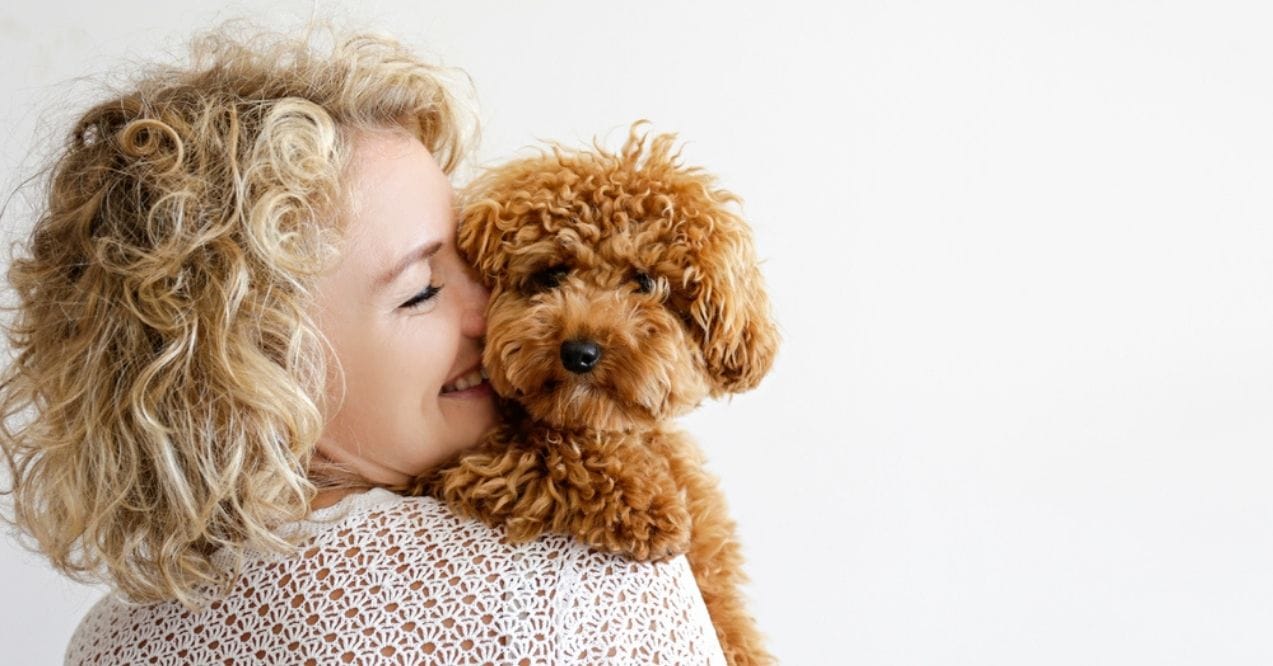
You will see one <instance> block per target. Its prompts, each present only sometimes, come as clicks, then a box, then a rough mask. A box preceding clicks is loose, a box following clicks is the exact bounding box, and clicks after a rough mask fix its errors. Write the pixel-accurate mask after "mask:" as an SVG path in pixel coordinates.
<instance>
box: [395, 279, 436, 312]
mask: <svg viewBox="0 0 1273 666" xmlns="http://www.w3.org/2000/svg"><path fill="white" fill-rule="evenodd" d="M442 287H443V285H440V284H439V285H437V286H434V285H429V286H427V287H425V288H424V291H422V292H420V293H418V294H416V295H415V296H412V297H411V300H408V301H407V302H406V303H403V304H402V305H400V306H398V307H399V308H400V309H405V310H413V309H415V308H418V307H420V306H421V305H423V304H424V303H425V302H427V301H429V300H431V299H432V298H433V297H434V296H437V295H438V292H439V291H442Z"/></svg>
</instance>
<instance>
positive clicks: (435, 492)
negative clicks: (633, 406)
mask: <svg viewBox="0 0 1273 666" xmlns="http://www.w3.org/2000/svg"><path fill="white" fill-rule="evenodd" d="M644 444H645V443H644V442H643V441H641V438H640V436H639V435H635V434H626V435H625V434H620V433H593V434H589V435H572V436H563V435H562V434H561V433H557V432H553V431H544V430H538V431H535V430H531V431H529V432H527V431H525V430H523V431H517V430H515V429H513V428H512V427H509V426H503V427H500V428H497V429H496V430H493V431H492V432H491V433H489V434H488V435H487V437H486V438H485V440H484V441H483V442H482V443H481V444H479V445H478V446H477V447H474V448H473V449H470V450H467V451H465V452H464V453H463V454H462V455H460V456H459V457H458V458H456V459H455V460H453V461H452V462H450V463H448V464H445V465H442V466H441V467H439V468H438V469H437V470H435V471H434V473H432V474H431V475H429V476H428V477H425V478H422V479H420V480H418V481H417V484H416V485H415V487H414V488H413V489H412V492H413V493H414V494H428V495H431V496H433V497H436V498H438V499H440V500H442V501H444V502H445V503H447V505H448V506H450V507H451V508H452V509H453V510H454V511H455V512H456V513H459V514H461V515H466V516H469V517H472V518H475V519H477V520H481V521H482V522H484V523H486V524H488V525H491V526H499V525H502V526H504V528H505V531H506V533H507V535H508V538H509V540H510V542H512V543H520V542H523V541H528V540H530V539H533V538H535V537H536V536H538V535H540V534H542V533H543V532H558V533H562V534H569V535H571V536H573V537H575V538H576V539H578V540H579V541H580V542H582V543H584V544H587V545H589V546H592V547H594V548H597V549H598V550H603V551H606V552H614V553H622V554H625V555H628V556H630V557H633V558H634V559H638V560H662V559H666V558H668V557H671V556H673V555H676V554H679V553H684V552H685V551H686V550H687V548H688V547H689V538H690V519H689V513H688V511H687V508H686V506H685V500H684V497H683V496H682V494H681V493H680V491H679V487H678V486H677V484H676V482H675V481H674V480H673V478H672V477H671V474H670V470H669V468H668V465H667V462H666V461H665V460H662V459H660V458H657V457H655V456H654V455H652V454H651V452H650V451H649V450H648V448H647V447H646V446H645V445H644Z"/></svg>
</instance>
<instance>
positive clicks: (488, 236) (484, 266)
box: [455, 197, 508, 287]
mask: <svg viewBox="0 0 1273 666" xmlns="http://www.w3.org/2000/svg"><path fill="white" fill-rule="evenodd" d="M503 211H504V207H503V206H502V205H500V203H499V202H498V201H495V200H494V199H491V198H489V197H483V198H477V199H474V200H472V201H469V202H466V203H465V204H464V205H463V206H462V207H461V208H460V214H459V218H460V219H459V223H458V226H457V228H456V230H455V245H456V249H458V250H459V251H460V256H462V257H464V260H465V261H467V262H468V263H469V265H471V266H473V267H474V268H476V269H477V272H478V273H479V274H480V275H481V276H482V282H483V283H485V285H486V286H487V287H490V286H492V285H493V284H494V283H495V280H496V278H497V277H498V276H499V275H502V274H503V273H504V271H505V270H506V269H507V268H508V266H507V264H508V255H507V254H506V253H503V252H500V251H498V250H499V246H500V243H501V242H502V241H503V238H504V231H502V230H501V228H500V223H499V222H500V218H501V216H502V215H503Z"/></svg>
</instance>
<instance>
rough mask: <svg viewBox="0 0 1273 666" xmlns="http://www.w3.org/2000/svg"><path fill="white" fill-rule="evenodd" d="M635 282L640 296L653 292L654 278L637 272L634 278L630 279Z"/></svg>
mask: <svg viewBox="0 0 1273 666" xmlns="http://www.w3.org/2000/svg"><path fill="white" fill-rule="evenodd" d="M632 279H633V280H636V283H637V291H638V292H640V293H642V294H648V293H650V292H652V291H654V278H652V277H650V276H649V275H648V274H646V273H645V272H643V271H638V272H637V274H636V276H634V277H633V278H632Z"/></svg>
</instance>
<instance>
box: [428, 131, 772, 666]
mask: <svg viewBox="0 0 1273 666" xmlns="http://www.w3.org/2000/svg"><path fill="white" fill-rule="evenodd" d="M643 122H644V121H638V122H637V123H635V124H633V126H632V128H631V131H630V134H629V137H628V139H627V141H626V143H625V144H624V146H623V148H622V149H621V150H620V152H619V153H618V154H610V153H607V152H606V151H605V150H604V149H602V148H601V147H600V146H599V145H598V146H594V148H595V150H593V151H574V150H568V149H565V148H562V147H561V146H556V145H555V146H553V148H552V150H551V152H544V153H541V154H539V155H537V156H534V157H530V158H525V159H521V160H517V161H514V162H511V163H509V164H506V165H504V166H501V167H498V168H495V169H493V170H491V171H489V172H488V173H487V174H486V175H484V176H483V177H481V178H480V179H478V180H477V181H475V182H474V183H473V184H472V185H471V186H470V187H469V188H468V189H467V191H466V193H465V200H466V201H468V203H467V204H466V205H465V207H464V209H463V211H462V214H461V220H460V227H459V233H458V243H459V246H460V250H461V252H463V253H464V255H465V256H466V257H467V258H468V260H469V261H470V262H471V263H472V264H473V265H474V266H475V267H477V269H478V270H479V271H480V273H481V274H482V276H483V279H484V281H485V282H486V284H487V285H488V286H489V287H490V289H491V301H490V306H489V311H488V315H487V338H486V345H485V350H484V353H483V365H484V366H485V368H486V370H487V373H488V375H489V377H490V382H491V385H492V387H493V388H494V389H495V390H496V392H497V393H498V394H499V395H500V396H502V397H503V398H505V399H507V400H504V401H502V403H501V407H502V409H503V410H504V420H503V423H502V425H500V426H499V427H498V428H496V429H495V430H493V431H492V432H491V433H490V434H489V435H488V436H487V438H486V439H485V440H484V441H483V442H482V443H481V444H479V445H478V446H477V447H476V448H473V449H469V450H467V451H465V452H463V453H461V454H460V455H459V456H458V457H457V458H456V459H454V460H452V461H450V462H449V463H447V464H445V465H443V466H441V467H439V468H437V469H436V470H434V471H433V472H432V473H431V474H430V475H429V476H426V477H422V478H420V479H418V480H416V482H415V483H414V484H413V487H411V488H410V489H408V491H409V492H413V493H416V494H423V493H427V494H430V495H433V496H435V497H438V498H440V499H442V500H443V501H445V502H447V503H448V504H449V505H451V506H452V508H453V509H455V510H456V511H457V512H458V513H461V514H464V515H468V516H471V517H474V518H477V519H479V520H482V521H484V522H486V523H488V524H491V525H503V526H504V527H505V528H506V531H507V534H508V538H509V539H510V540H511V541H513V542H522V541H525V540H528V539H532V538H534V537H535V536H537V535H539V534H541V533H543V532H545V531H551V532H560V533H565V534H570V535H573V536H574V537H576V538H578V539H579V540H580V541H582V542H583V543H586V544H588V545H590V546H592V547H594V548H597V549H600V550H605V551H608V552H617V553H625V554H628V555H630V556H632V557H634V558H637V559H642V560H647V559H648V560H662V559H666V558H668V557H671V556H673V555H676V554H680V553H685V554H686V556H687V558H688V560H689V563H690V566H691V568H692V569H693V571H694V576H695V578H696V580H697V582H698V586H699V589H700V590H701V591H702V594H703V599H704V601H705V603H706V605H707V608H708V611H709V613H710V615H711V617H712V622H713V624H714V626H715V628H716V631H717V635H718V637H719V639H720V643H721V646H722V648H723V649H724V652H725V655H726V657H727V659H728V661H729V663H730V664H766V663H772V661H773V657H772V655H770V654H769V653H768V652H766V651H765V649H764V647H763V645H762V637H761V634H760V633H759V632H758V630H757V628H756V626H755V622H754V620H753V619H752V618H751V616H750V615H749V614H748V613H747V611H746V607H745V600H744V598H743V595H742V592H741V590H740V589H739V588H740V585H741V584H743V583H745V582H746V581H747V580H748V578H747V577H746V575H745V574H744V573H743V569H742V565H743V558H742V554H741V549H740V546H739V544H738V541H737V540H736V538H735V523H734V521H733V520H731V519H730V517H729V515H728V511H727V509H726V504H725V499H724V496H723V494H722V493H721V491H720V489H719V487H718V484H717V481H716V479H715V478H714V477H713V476H712V475H710V474H709V473H708V472H707V471H706V470H705V469H704V467H703V463H704V458H703V455H702V453H701V451H700V449H699V448H698V446H697V445H696V444H695V443H694V442H693V441H692V440H691V439H690V438H689V437H688V436H687V435H685V434H684V433H682V432H680V431H678V430H677V429H675V427H674V425H673V423H672V419H673V417H675V416H677V415H680V414H684V413H686V412H687V411H689V410H690V409H692V408H694V407H695V406H697V405H698V404H699V403H700V402H701V401H702V399H703V398H705V397H708V396H711V397H717V396H721V395H725V394H729V393H737V392H740V391H745V390H747V389H750V388H752V387H754V386H755V385H756V384H757V383H758V382H759V381H760V379H761V377H763V376H764V375H765V373H766V372H768V370H769V368H770V365H771V364H772V361H773V357H774V354H775V351H776V348H777V344H778V333H777V329H776V327H775V325H774V323H773V320H772V318H771V316H770V311H769V301H768V297H767V296H766V294H765V290H764V285H763V282H762V280H761V275H760V270H759V267H758V262H757V260H756V256H755V251H754V249H753V244H752V240H751V233H750V231H749V229H748V228H747V225H746V224H745V223H744V222H743V220H742V219H741V218H740V217H739V216H738V215H737V214H736V213H735V212H734V211H733V210H732V207H731V206H730V204H731V203H736V201H737V199H736V197H734V196H733V195H731V194H729V193H728V192H726V191H724V190H721V189H719V188H717V187H716V186H715V179H714V178H713V177H711V176H710V175H708V174H706V173H704V172H703V171H701V170H700V169H698V168H689V167H684V166H682V165H681V164H680V163H679V153H677V154H673V153H672V142H673V140H674V138H675V136H674V135H670V134H662V135H658V136H656V137H655V138H654V139H653V140H652V141H650V143H649V146H648V149H647V146H646V137H645V136H638V134H637V129H638V127H639V126H640V125H641V124H643ZM563 267H564V268H563ZM552 269H556V270H557V271H558V272H554V271H553V270H552ZM639 273H644V274H645V275H646V276H648V278H649V279H648V280H646V279H645V278H642V277H640V276H639V275H638V274H639ZM580 339H588V340H592V341H595V342H596V343H597V344H598V345H599V346H600V347H601V350H602V352H601V356H600V359H599V360H598V361H597V364H596V365H595V367H593V368H592V369H591V370H590V371H588V372H582V373H576V372H571V371H568V370H567V369H565V367H564V363H563V361H562V352H561V345H562V343H563V342H566V341H571V340H580Z"/></svg>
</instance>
